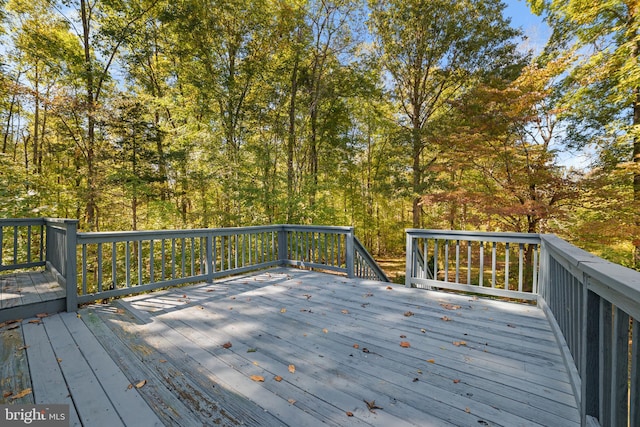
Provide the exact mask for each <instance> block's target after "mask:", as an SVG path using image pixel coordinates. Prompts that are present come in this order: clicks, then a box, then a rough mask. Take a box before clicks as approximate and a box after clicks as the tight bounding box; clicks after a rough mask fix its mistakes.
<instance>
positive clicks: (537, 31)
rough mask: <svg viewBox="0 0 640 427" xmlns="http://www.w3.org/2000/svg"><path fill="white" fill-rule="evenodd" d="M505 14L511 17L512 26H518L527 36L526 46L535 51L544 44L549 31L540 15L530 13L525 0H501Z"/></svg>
mask: <svg viewBox="0 0 640 427" xmlns="http://www.w3.org/2000/svg"><path fill="white" fill-rule="evenodd" d="M503 1H504V3H506V5H507V8H506V9H505V15H506V16H509V17H510V18H511V23H512V24H513V26H514V27H520V28H521V29H522V31H523V32H524V34H525V35H526V36H527V38H528V42H527V43H528V44H529V45H528V46H525V47H529V48H531V49H533V50H534V51H536V52H539V51H540V49H541V48H542V47H543V46H544V44H545V43H546V41H547V39H548V38H549V35H550V33H551V31H550V29H549V27H548V26H547V24H545V23H544V21H543V20H542V18H541V17H539V16H536V15H534V14H533V13H531V9H529V5H528V4H527V2H526V0H503Z"/></svg>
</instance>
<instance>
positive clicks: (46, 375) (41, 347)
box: [22, 320, 82, 426]
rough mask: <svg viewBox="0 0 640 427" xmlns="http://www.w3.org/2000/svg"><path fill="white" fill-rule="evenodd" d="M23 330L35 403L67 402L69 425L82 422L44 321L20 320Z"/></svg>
mask: <svg viewBox="0 0 640 427" xmlns="http://www.w3.org/2000/svg"><path fill="white" fill-rule="evenodd" d="M22 330H23V332H24V339H25V344H26V346H27V349H26V350H27V356H28V359H29V370H30V372H31V375H32V376H33V377H32V378H33V381H32V383H33V394H34V399H35V403H37V404H45V405H46V404H66V405H69V425H70V426H81V425H82V424H81V423H80V418H79V417H78V412H77V411H76V408H75V405H74V403H73V399H72V398H71V394H70V392H69V389H68V388H67V384H66V382H65V379H64V375H63V374H62V370H61V369H60V364H59V363H58V361H57V359H56V356H55V354H54V352H53V348H52V347H51V343H50V341H49V337H48V336H47V332H46V330H45V328H44V325H42V324H40V323H29V321H28V320H25V321H24V322H23V324H22Z"/></svg>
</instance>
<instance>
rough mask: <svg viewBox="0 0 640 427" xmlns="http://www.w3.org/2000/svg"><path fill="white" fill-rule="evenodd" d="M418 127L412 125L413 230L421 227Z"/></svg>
mask: <svg viewBox="0 0 640 427" xmlns="http://www.w3.org/2000/svg"><path fill="white" fill-rule="evenodd" d="M420 133H421V132H420V125H419V124H418V123H414V125H413V132H412V135H411V139H412V146H413V149H412V157H413V159H412V160H413V194H414V198H413V209H412V213H413V215H412V223H413V228H421V227H422V203H421V202H422V166H421V164H420V157H421V154H422V138H421V137H420Z"/></svg>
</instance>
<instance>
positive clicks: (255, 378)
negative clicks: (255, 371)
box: [251, 375, 264, 383]
mask: <svg viewBox="0 0 640 427" xmlns="http://www.w3.org/2000/svg"><path fill="white" fill-rule="evenodd" d="M251 379H252V380H253V381H256V382H261V383H262V382H264V377H263V376H262V375H251Z"/></svg>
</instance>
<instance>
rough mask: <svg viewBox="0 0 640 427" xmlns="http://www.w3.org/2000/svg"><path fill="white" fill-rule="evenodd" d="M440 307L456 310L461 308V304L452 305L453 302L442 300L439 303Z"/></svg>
mask: <svg viewBox="0 0 640 427" xmlns="http://www.w3.org/2000/svg"><path fill="white" fill-rule="evenodd" d="M440 307H444V308H446V309H447V310H457V309H459V308H462V306H459V305H454V304H445V303H443V302H441V303H440Z"/></svg>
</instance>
